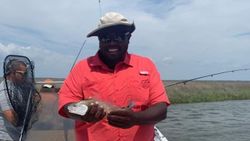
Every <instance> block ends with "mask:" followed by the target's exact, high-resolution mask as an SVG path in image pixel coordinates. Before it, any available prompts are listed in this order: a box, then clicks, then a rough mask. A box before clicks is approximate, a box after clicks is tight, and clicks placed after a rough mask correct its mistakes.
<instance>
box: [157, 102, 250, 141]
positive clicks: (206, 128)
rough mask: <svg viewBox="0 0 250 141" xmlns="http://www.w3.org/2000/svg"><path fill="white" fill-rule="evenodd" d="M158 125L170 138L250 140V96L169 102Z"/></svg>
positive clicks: (177, 140) (179, 140) (173, 140)
mask: <svg viewBox="0 0 250 141" xmlns="http://www.w3.org/2000/svg"><path fill="white" fill-rule="evenodd" d="M157 126H158V127H159V129H160V130H161V131H162V133H163V134H164V135H166V137H167V138H168V140H169V141H250V100H241V101H225V102H209V103H196V104H177V105H171V106H170V107H169V110H168V118H167V119H166V120H164V121H162V122H161V123H159V124H158V125H157Z"/></svg>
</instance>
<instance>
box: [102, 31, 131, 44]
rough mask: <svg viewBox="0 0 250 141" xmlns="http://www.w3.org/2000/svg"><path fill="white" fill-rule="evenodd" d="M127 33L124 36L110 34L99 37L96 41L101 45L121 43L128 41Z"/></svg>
mask: <svg viewBox="0 0 250 141" xmlns="http://www.w3.org/2000/svg"><path fill="white" fill-rule="evenodd" d="M128 37H129V32H127V33H125V34H110V35H100V36H98V39H99V41H100V42H101V43H105V44H109V43H111V42H112V41H113V42H115V43H122V42H124V41H126V40H128Z"/></svg>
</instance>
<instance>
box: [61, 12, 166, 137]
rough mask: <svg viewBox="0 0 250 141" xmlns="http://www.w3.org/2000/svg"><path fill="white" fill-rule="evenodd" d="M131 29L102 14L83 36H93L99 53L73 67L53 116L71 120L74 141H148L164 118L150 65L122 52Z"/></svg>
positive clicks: (161, 94) (163, 94)
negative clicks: (156, 125) (56, 113)
mask: <svg viewBox="0 0 250 141" xmlns="http://www.w3.org/2000/svg"><path fill="white" fill-rule="evenodd" d="M134 30H135V25H134V23H129V22H128V20H127V19H126V18H125V17H124V16H122V15H121V14H119V13H116V12H108V13H106V14H105V15H104V16H103V17H102V18H101V19H100V24H99V26H98V28H97V29H95V30H94V31H92V32H91V33H89V34H88V35H87V37H91V36H97V37H98V39H99V50H98V52H97V53H96V55H95V56H91V57H88V58H87V59H84V60H81V61H80V62H79V63H78V64H76V66H75V67H74V68H73V69H72V71H71V72H70V74H69V75H68V77H67V78H66V79H65V81H64V84H63V85H62V87H61V89H60V92H59V114H60V115H62V116H64V117H68V118H72V119H75V124H76V125H75V128H76V129H75V130H76V139H77V141H118V140H119V141H153V140H154V136H155V135H154V125H155V124H156V123H157V122H159V121H161V120H163V119H165V118H166V114H167V106H168V105H169V104H170V102H169V99H168V97H167V94H166V91H165V88H164V85H163V83H162V81H161V79H160V75H159V73H158V71H157V69H156V67H155V65H154V64H153V62H152V61H151V60H150V59H148V58H146V57H142V56H138V55H134V54H129V53H128V52H127V49H128V44H129V39H130V37H131V33H132V32H133V31H134ZM81 104H82V105H84V106H82V105H81ZM79 105H81V106H79ZM79 107H81V108H79ZM76 109H77V110H76ZM72 111H73V112H72ZM75 111H78V112H75Z"/></svg>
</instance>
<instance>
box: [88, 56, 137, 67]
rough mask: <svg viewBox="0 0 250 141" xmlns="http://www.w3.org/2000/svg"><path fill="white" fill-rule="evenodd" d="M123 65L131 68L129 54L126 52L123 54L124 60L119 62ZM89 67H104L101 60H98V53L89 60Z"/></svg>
mask: <svg viewBox="0 0 250 141" xmlns="http://www.w3.org/2000/svg"><path fill="white" fill-rule="evenodd" d="M121 63H123V64H126V65H128V66H131V67H132V66H133V63H132V60H131V54H129V53H128V52H127V53H126V54H125V59H124V60H123V61H122V62H121ZM89 65H90V66H91V67H95V66H106V65H105V64H104V63H103V62H102V60H101V59H100V57H99V55H98V53H96V54H95V56H93V57H91V58H89Z"/></svg>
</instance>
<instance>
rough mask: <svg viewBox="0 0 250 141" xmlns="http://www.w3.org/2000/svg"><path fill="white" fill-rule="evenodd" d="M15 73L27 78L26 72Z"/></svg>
mask: <svg viewBox="0 0 250 141" xmlns="http://www.w3.org/2000/svg"><path fill="white" fill-rule="evenodd" d="M15 73H17V74H20V75H21V76H27V72H26V71H15Z"/></svg>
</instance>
